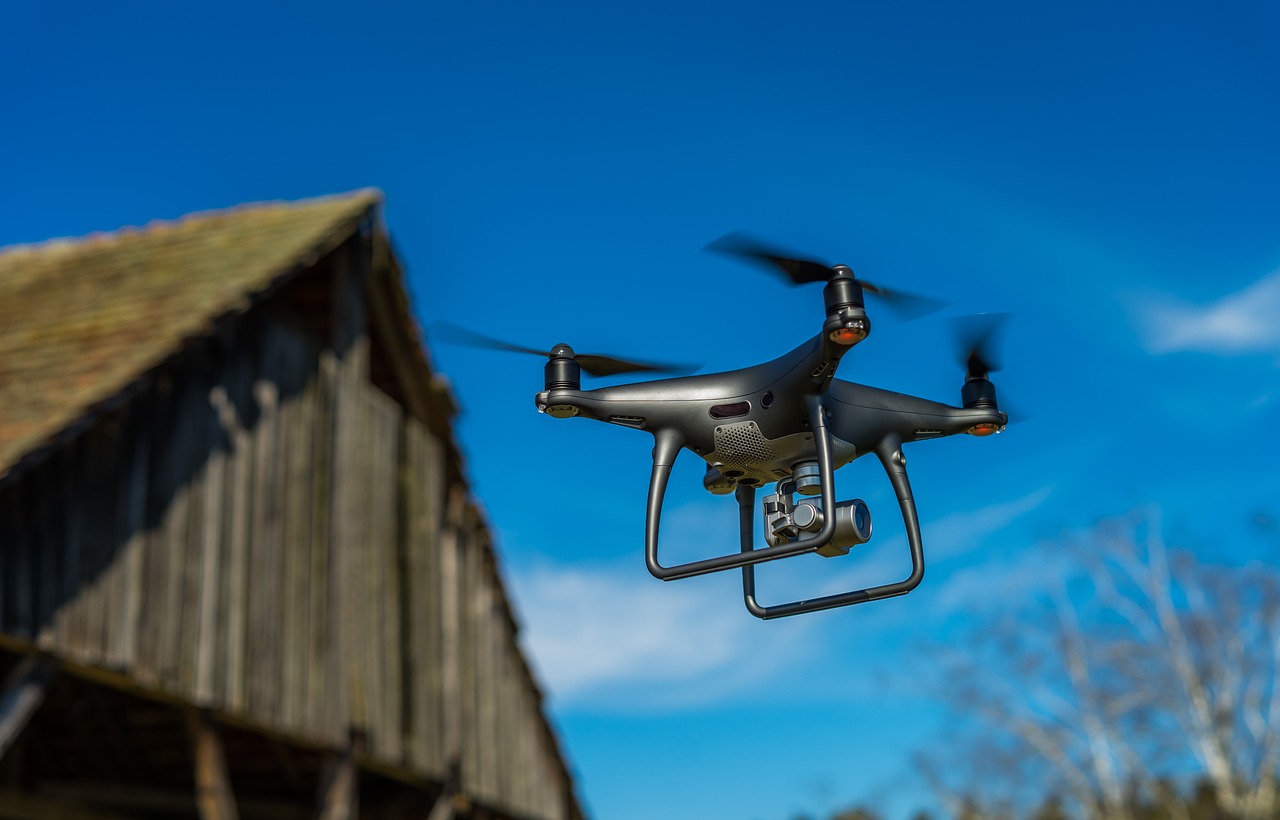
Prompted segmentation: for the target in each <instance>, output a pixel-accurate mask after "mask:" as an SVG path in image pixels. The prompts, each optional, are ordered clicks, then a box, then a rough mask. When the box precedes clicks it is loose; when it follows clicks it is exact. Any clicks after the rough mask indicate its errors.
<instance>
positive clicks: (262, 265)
mask: <svg viewBox="0 0 1280 820" xmlns="http://www.w3.org/2000/svg"><path fill="white" fill-rule="evenodd" d="M380 202H381V195H380V194H379V193H378V192H377V191H373V190H363V191H356V192H353V193H349V194H341V195H337V196H331V197H322V198H318V199H309V200H302V201H299V202H292V203H280V202H273V203H261V204H255V205H243V206H239V207H236V208H232V209H229V210H225V211H210V212H205V213H198V214H192V215H190V216H186V217H183V218H181V219H178V220H175V221H172V222H153V223H151V224H149V225H147V226H146V227H143V228H122V229H121V230H119V231H116V232H114V233H109V234H93V235H90V236H88V237H85V238H83V239H74V240H67V239H57V240H51V241H49V242H43V243H40V244H36V245H18V246H14V247H11V248H6V249H3V250H0V476H3V475H4V474H5V473H7V472H8V471H9V470H10V468H12V467H13V465H14V464H15V463H17V461H18V460H19V459H20V458H22V457H23V456H24V455H25V454H26V453H28V452H30V451H32V450H33V449H36V448H38V447H40V446H41V445H42V444H43V443H44V442H45V441H47V440H48V439H49V438H50V437H51V436H54V435H56V434H57V433H59V432H60V431H61V430H63V429H65V428H67V427H68V426H70V425H71V424H73V423H74V422H75V421H76V420H77V419H79V418H80V417H82V416H83V415H85V414H86V413H87V412H88V411H89V410H90V409H91V408H93V407H94V405H96V404H98V403H100V402H103V401H105V400H107V399H110V398H111V397H113V396H115V395H117V394H118V393H120V392H121V391H122V390H124V389H125V388H126V387H127V386H128V385H130V384H131V383H133V382H134V381H135V380H136V379H138V378H139V377H140V376H142V375H143V374H145V373H147V372H148V371H149V370H151V369H152V368H153V367H155V366H156V365H157V364H159V363H160V362H162V361H164V359H165V358H166V357H167V356H169V355H170V354H171V353H173V352H174V351H175V350H177V349H178V348H179V347H180V346H181V345H182V343H183V342H184V340H186V339H190V338H192V337H195V336H200V335H204V334H205V333H207V332H208V331H209V330H210V329H211V327H212V323H213V320H214V319H216V318H217V317H219V316H222V315H224V314H226V313H228V312H230V311H242V310H244V309H246V308H248V307H249V305H250V304H251V303H252V302H253V298H254V296H255V295H256V294H259V293H262V292H264V291H266V290H268V289H269V288H270V286H271V285H272V284H273V283H275V282H276V281H277V280H278V279H279V278H280V277H281V276H284V275H286V274H288V273H290V272H291V271H294V270H296V269H297V268H298V266H299V265H300V264H301V263H304V262H309V261H311V260H313V259H316V258H318V257H319V256H321V255H323V254H325V253H327V252H328V251H330V250H332V249H333V248H334V247H336V246H337V245H338V244H339V243H341V242H342V241H343V240H345V239H346V238H347V237H349V236H350V235H351V234H352V233H353V232H354V230H355V229H356V226H357V225H358V224H359V222H360V221H361V220H363V219H364V218H366V216H367V215H368V214H369V212H370V211H371V210H372V209H373V208H375V207H376V206H377V205H378V204H379V203H380Z"/></svg>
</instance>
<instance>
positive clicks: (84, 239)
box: [0, 186, 384, 262]
mask: <svg viewBox="0 0 1280 820" xmlns="http://www.w3.org/2000/svg"><path fill="white" fill-rule="evenodd" d="M383 199H384V196H383V193H382V190H381V189H379V188H376V187H372V186H369V187H365V188H356V189H354V190H351V191H345V192H340V193H335V194H323V195H321V196H313V197H307V198H306V199H269V200H262V201H260V202H241V203H237V204H235V205H228V206H225V207H221V208H207V209H205V210H202V211H191V212H189V213H185V214H182V215H180V216H176V217H173V218H171V219H152V220H150V221H149V222H147V223H146V224H143V225H121V226H120V227H118V228H113V229H111V230H100V231H91V232H90V233H87V234H81V235H79V236H57V237H51V238H49V239H41V240H39V241H36V242H20V243H18V244H16V245H6V246H0V262H5V261H12V259H13V258H14V256H17V255H20V254H22V255H32V254H40V255H42V256H43V255H46V254H58V253H68V252H72V251H78V250H81V249H84V248H89V247H93V246H94V245H99V244H110V243H112V242H116V241H118V240H120V239H123V238H125V237H130V236H136V235H138V234H159V233H164V232H166V231H177V230H182V229H183V228H185V227H188V226H190V225H191V224H192V223H194V222H201V221H207V220H214V219H220V218H224V217H230V216H236V215H240V214H243V213H245V212H247V211H257V210H268V209H273V208H288V209H290V210H293V209H302V208H307V207H315V206H320V205H327V204H331V203H335V202H340V201H343V200H350V201H351V202H352V204H355V203H358V202H360V201H362V200H364V201H367V203H368V204H370V205H377V204H381V203H382V202H383ZM11 254H12V255H14V256H10V255H11Z"/></svg>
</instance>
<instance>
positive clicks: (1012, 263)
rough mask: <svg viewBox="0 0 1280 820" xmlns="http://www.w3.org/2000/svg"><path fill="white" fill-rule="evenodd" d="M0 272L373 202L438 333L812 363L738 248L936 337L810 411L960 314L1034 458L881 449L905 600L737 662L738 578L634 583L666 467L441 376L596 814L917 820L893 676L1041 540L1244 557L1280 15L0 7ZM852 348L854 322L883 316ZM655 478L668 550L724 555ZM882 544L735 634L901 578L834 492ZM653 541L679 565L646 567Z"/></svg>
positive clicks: (756, 648)
mask: <svg viewBox="0 0 1280 820" xmlns="http://www.w3.org/2000/svg"><path fill="white" fill-rule="evenodd" d="M6 17H7V19H6V26H5V30H4V31H3V32H2V33H0V38H2V42H3V47H2V48H0V76H3V77H5V83H4V89H5V90H4V92H3V95H4V96H3V101H4V107H3V118H4V119H3V123H2V124H3V127H2V128H0V244H11V243H17V242H30V241H38V240H42V239H46V238H49V237H53V236H74V235H81V234H85V233H89V232H92V231H98V230H112V229H115V228H117V227H120V226H122V225H140V224H145V223H146V222H148V221H150V220H152V219H156V218H173V217H177V216H179V215H181V214H183V213H187V212H190V211H196V210H204V209H208V208H215V207H224V206H229V205H233V204H236V203H239V202H248V201H256V200H267V199H294V198H302V197H306V196H312V195H318V194H324V193H331V192H335V191H343V190H350V189H354V188H358V187H364V186H376V187H379V188H381V189H382V190H383V191H385V192H386V196H387V207H386V221H387V224H388V227H389V230H390V231H391V234H392V236H393V238H394V240H395V242H396V245H397V248H398V251H399V253H400V255H401V257H402V259H403V261H404V262H405V264H406V267H407V269H408V271H409V276H410V283H409V284H410V287H411V290H412V292H413V295H414V298H415V302H416V310H417V312H418V316H419V318H420V319H421V320H422V322H423V323H424V324H428V325H429V324H430V323H431V322H432V321H435V320H438V319H442V318H448V319H450V320H451V321H454V322H456V323H459V324H462V325H465V326H468V327H471V328H474V329H476V330H480V331H482V332H488V333H491V334H495V335H496V334H505V335H507V336H508V337H509V338H511V339H512V340H514V341H517V342H520V343H523V344H528V345H534V346H542V345H547V346H550V345H551V344H553V343H555V342H559V341H567V342H569V343H571V344H573V345H574V346H575V347H576V348H577V349H579V350H589V351H600V352H610V353H615V354H618V355H623V356H635V357H651V358H655V359H666V360H674V361H694V362H701V363H703V364H704V365H705V367H704V370H705V372H712V371H715V370H724V369H732V368H737V367H742V366H746V365H749V364H753V363H756V362H759V361H763V360H765V359H768V358H772V357H774V356H776V355H778V354H780V353H781V352H783V351H785V350H788V349H790V348H791V347H793V346H795V345H796V344H798V343H799V342H800V341H801V340H802V339H804V338H806V337H807V336H809V335H811V334H812V333H814V332H816V329H817V324H818V323H819V322H820V321H821V308H820V304H821V301H820V300H821V297H820V292H819V289H817V288H797V289H788V288H784V287H782V286H780V285H779V284H778V283H777V282H776V280H774V279H771V278H769V277H767V276H765V275H762V274H761V273H759V272H757V271H755V270H753V269H751V268H746V267H743V266H741V265H739V264H737V263H735V262H733V261H732V260H731V259H726V258H718V257H715V256H712V255H709V254H705V253H702V252H701V250H700V249H701V248H702V247H703V246H704V245H705V244H706V243H708V242H709V241H711V240H713V239H715V238H716V237H718V236H720V235H722V234H724V233H726V232H727V231H730V230H735V229H743V230H747V231H751V232H753V233H756V234H758V235H760V236H762V237H765V238H768V239H771V240H774V241H777V242H780V243H783V244H785V245H787V246H790V247H794V248H797V249H801V250H803V251H806V252H808V253H810V254H812V255H814V256H816V257H819V258H823V259H826V260H829V261H831V262H844V263H846V264H849V265H851V266H853V267H854V269H855V270H857V271H858V272H859V273H860V274H861V275H863V276H865V277H866V278H868V279H870V280H872V281H876V282H882V283H885V284H888V285H891V286H892V285H897V286H900V287H902V288H904V289H908V290H911V291H915V292H920V293H927V294H931V295H934V296H937V297H938V298H941V299H944V300H946V301H947V302H949V303H950V305H951V307H950V308H949V309H948V310H947V311H945V312H943V313H940V314H936V315H934V316H931V317H928V318H925V319H922V320H919V321H916V322H913V323H910V324H902V323H899V322H897V321H896V320H895V319H894V318H893V317H892V316H891V315H890V314H887V313H885V312H880V313H874V314H873V316H872V318H873V320H874V321H875V330H874V333H873V334H872V336H871V338H870V339H869V340H868V341H867V342H865V343H864V344H863V345H862V346H860V347H859V348H857V349H856V350H855V351H854V352H853V353H852V354H851V355H850V356H849V357H848V358H846V360H845V363H844V364H843V366H842V369H841V372H840V376H841V377H843V378H845V379H850V380H855V381H862V382H866V383H871V384H875V385H877V386H882V387H886V388H889V389H894V390H899V391H903V392H910V393H914V394H917V395H923V396H926V397H929V398H934V399H938V400H944V401H948V402H955V401H958V388H959V386H960V381H961V378H960V369H959V367H958V366H957V364H956V362H955V360H954V358H955V357H954V355H953V352H952V349H951V333H950V325H949V322H948V318H949V317H950V316H953V315H961V314H967V313H975V312H983V311H1008V312H1010V313H1012V314H1013V319H1012V320H1011V321H1010V323H1009V324H1008V326H1007V329H1006V330H1007V332H1006V334H1005V342H1006V345H1005V348H1004V351H1003V353H1004V355H1003V364H1004V370H1003V371H1002V372H1001V373H1000V374H998V376H999V378H998V379H997V385H998V387H999V388H1000V390H1001V395H1002V397H1003V398H1006V399H1007V400H1008V402H1009V405H1010V406H1011V407H1013V408H1016V409H1017V410H1019V411H1022V412H1023V413H1024V414H1025V415H1026V416H1027V418H1028V420H1027V421H1025V423H1022V424H1017V425H1015V426H1012V427H1010V429H1009V430H1008V431H1007V432H1006V433H1005V434H1003V435H1001V436H998V437H995V438H991V439H973V438H969V437H960V438H958V439H950V440H945V441H935V442H929V443H925V444H919V445H914V446H913V447H912V448H910V449H909V450H908V456H909V458H910V467H911V470H912V482H913V485H914V487H915V490H916V496H917V499H918V501H919V504H920V512H921V516H922V519H923V522H924V534H925V550H926V557H927V559H928V567H929V570H928V574H927V576H926V579H925V582H924V584H923V585H922V586H921V587H920V588H919V589H918V590H917V591H916V592H914V593H912V594H911V595H910V596H907V597H905V598H900V599H896V600H893V601H889V602H885V603H880V604H873V605H870V606H866V607H854V608H849V609H842V610H836V611H834V612H830V613H822V614H818V615H813V616H807V617H801V618H794V619H787V620H783V621H778V622H770V623H761V622H757V621H756V620H755V619H753V618H751V617H750V616H749V615H748V614H747V613H746V611H745V610H744V609H742V606H741V599H740V591H739V589H738V581H737V579H736V578H734V577H730V576H727V575H726V576H724V577H719V576H717V577H710V578H703V579H693V580H688V581H681V582H675V583H671V584H662V583H660V582H658V581H656V580H654V579H652V578H651V577H650V576H649V575H648V574H647V573H646V572H645V570H644V565H643V561H642V557H641V549H642V541H641V532H642V525H643V519H642V514H643V503H644V494H645V488H646V485H647V481H648V469H649V467H648V465H649V448H650V446H651V439H649V437H648V436H646V435H643V434H640V433H636V432H634V431H629V430H622V429H617V428H609V427H606V426H604V425H593V424H591V423H588V422H582V421H573V422H557V421H554V420H552V419H549V418H547V417H542V416H539V415H538V414H537V413H536V412H535V411H534V409H533V403H532V395H533V393H534V392H535V391H536V390H537V389H539V386H540V384H541V365H540V364H539V363H538V362H537V361H526V360H523V359H520V358H511V357H504V356H502V355H500V354H495V353H491V352H483V351H473V350H466V349H461V348H446V347H444V346H433V350H432V355H433V358H434V361H435V362H436V364H437V365H438V366H439V367H440V368H441V369H442V370H443V371H444V372H445V373H446V374H447V375H448V376H449V377H450V379H451V380H452V383H453V385H454V388H455V390H456V392H457V395H458V398H459V400H460V403H461V404H462V406H463V408H464V411H465V415H464V416H463V417H462V419H461V420H460V422H459V429H458V434H459V437H460V440H461V442H462V444H463V447H464V448H465V450H466V452H467V454H468V472H469V475H470V477H471V480H472V482H473V485H474V487H475V489H476V492H477V494H478V495H479V496H480V497H481V498H482V499H483V502H484V505H485V507H486V509H487V511H488V514H489V516H490V519H491V521H492V523H493V526H494V527H495V529H496V530H497V532H498V542H499V549H500V550H501V553H502V556H503V558H504V560H505V565H506V575H507V578H508V581H509V586H510V587H511V591H512V593H513V596H514V597H515V599H516V601H517V603H518V606H519V611H520V613H521V618H522V619H523V621H524V624H525V634H524V637H525V641H526V644H527V646H528V648H529V650H530V651H531V653H532V654H533V656H534V658H535V664H536V666H537V667H538V669H539V670H540V675H541V677H542V679H543V680H544V681H545V683H546V685H547V688H548V690H549V692H550V694H551V697H550V702H549V705H550V708H551V710H552V713H553V718H554V720H555V721H556V723H557V725H558V726H559V727H560V729H561V731H562V733H563V736H564V739H565V743H566V747H567V749H568V753H569V755H570V757H571V760H572V762H573V765H574V767H575V769H576V771H577V773H578V776H579V787H580V790H581V793H582V796H583V798H584V801H585V803H586V804H587V806H588V807H589V809H590V810H591V811H592V812H593V813H594V814H595V815H596V816H598V817H600V818H608V819H609V820H628V819H629V818H634V819H635V820H638V819H639V818H651V817H660V816H661V817H699V818H703V817H713V818H718V817H725V818H759V820H786V818H789V817H790V816H791V815H792V814H794V813H796V812H798V811H801V810H807V811H811V812H815V813H819V812H823V811H828V810H831V809H834V808H836V807H838V806H840V805H844V804H847V803H849V802H853V801H855V800H865V801H867V802H869V803H872V804H875V805H880V806H883V807H884V808H885V809H886V810H888V811H889V812H890V813H891V814H892V815H893V816H898V815H901V814H903V813H905V812H906V811H907V810H908V809H909V808H910V807H912V806H914V805H923V804H925V803H926V802H927V798H926V797H925V796H924V795H923V794H922V793H921V789H922V784H921V783H920V781H919V780H918V779H917V778H914V777H913V776H912V773H911V765H910V760H911V755H912V753H913V752H915V751H918V750H919V749H921V748H923V747H925V746H927V744H928V743H929V741H930V739H931V738H932V737H934V736H935V735H936V732H937V730H938V726H939V723H940V721H941V720H942V719H943V716H942V712H941V708H940V706H939V705H938V704H937V703H936V702H935V701H934V700H933V699H932V698H931V696H930V695H929V694H928V692H929V686H928V682H927V681H925V680H920V679H917V678H912V677H909V676H905V675H904V674H903V672H902V670H903V669H906V668H908V667H909V668H911V669H914V670H920V669H924V670H925V671H924V672H923V673H920V672H917V673H916V674H917V675H918V676H920V677H922V678H927V677H928V669H929V664H928V658H927V657H926V658H923V659H922V658H921V657H920V655H919V649H918V646H919V642H920V641H921V640H929V639H942V638H943V637H945V636H946V635H947V634H948V630H949V629H951V628H953V627H954V626H955V625H956V624H963V623H966V622H970V621H971V619H973V618H975V617H981V616H982V615H983V613H985V612H989V611H991V610H992V609H993V608H999V607H1001V606H1003V605H1005V604H1006V603H1008V602H1010V601H1013V600H1017V599H1018V598H1019V597H1021V596H1027V595H1031V594H1035V592H1036V591H1037V590H1041V589H1044V588H1048V587H1049V586H1051V585H1052V584H1054V583H1055V582H1056V581H1058V580H1060V578H1061V576H1062V574H1063V573H1065V572H1067V571H1068V568H1067V567H1065V566H1064V565H1063V562H1062V560H1060V559H1059V558H1057V557H1055V556H1056V555H1057V553H1056V552H1055V551H1054V550H1053V549H1052V547H1051V544H1052V542H1053V539H1054V538H1056V537H1058V536H1060V535H1061V534H1062V533H1064V532H1067V531H1071V530H1075V529H1079V528H1082V527H1087V526H1088V525H1089V524H1090V523H1091V522H1093V521H1095V520H1097V519H1098V518H1100V517H1104V516H1108V515H1113V514H1118V513H1122V512H1125V511H1127V510H1129V509H1131V508H1132V507H1134V506H1138V505H1143V504H1157V505H1160V506H1161V507H1162V508H1163V509H1164V515H1165V520H1166V522H1168V527H1169V529H1170V531H1171V532H1172V533H1173V534H1174V535H1175V536H1176V537H1177V538H1180V539H1182V540H1184V541H1185V542H1186V543H1188V544H1192V545H1195V546H1197V547H1198V548H1199V549H1200V550H1201V551H1202V552H1203V554H1204V555H1206V556H1208V557H1215V556H1219V557H1223V558H1224V559H1226V560H1236V559H1239V558H1241V557H1242V556H1243V555H1245V554H1246V553H1247V552H1248V551H1249V550H1250V549H1252V548H1254V547H1256V546H1257V543H1256V542H1257V535H1256V534H1255V533H1254V531H1252V530H1251V529H1250V527H1249V524H1248V522H1249V520H1250V517H1251V516H1253V515H1255V514H1256V513H1258V512H1267V513H1269V514H1271V515H1275V513H1276V502H1275V497H1276V490H1277V488H1278V487H1280V482H1277V480H1276V472H1277V470H1276V466H1275V463H1276V460H1277V456H1280V446H1277V444H1276V437H1275V435H1276V434H1275V430H1276V428H1277V424H1278V423H1280V380H1278V379H1277V366H1278V365H1280V323H1276V321H1275V317H1277V316H1278V315H1280V230H1278V228H1280V205H1278V200H1277V191H1280V159H1278V156H1280V154H1278V152H1277V151H1276V146H1277V145H1280V47H1278V46H1280V43H1278V42H1277V39H1278V37H1280V11H1277V8H1276V6H1274V5H1273V4H1264V3H1260V2H1259V3H1229V4H1219V5H1218V6H1217V7H1215V8H1213V9H1212V10H1209V9H1208V7H1207V6H1205V5H1204V4H1191V3H1176V2H1175V3H1162V4H1155V3H1133V4H1116V3H1091V2H1072V3H1041V4H1025V3H1012V2H992V3H981V4H957V3H943V2H936V3H930V2H912V3H902V4H869V3H834V2H833V3H811V2H793V3H787V4H776V3H744V2H736V3H729V2H723V3H697V2H683V3H663V2H648V3H643V4H639V3H637V4H624V3H586V2H580V3H562V2H548V3H537V4H535V3H516V2H496V3H495V2H474V3H466V4H447V5H446V4H439V3H420V4H412V3H402V4H386V3H368V4H361V6H359V7H357V6H354V5H353V6H350V7H348V6H339V5H336V4H326V3H307V4H293V5H289V4H283V5H282V4H259V3H254V4H248V3H235V2H232V3H220V4H217V5H216V6H207V7H204V6H196V5H194V4H175V3H145V2H140V3H131V4H113V5H102V4H89V3H81V4H77V3H63V2H45V3H31V4H23V5H21V6H17V7H14V8H11V9H9V10H8V14H7V15H6ZM873 308H874V305H873ZM699 477H700V470H699V468H698V467H697V465H696V464H694V463H693V462H692V460H691V458H689V459H687V460H685V461H682V462H681V463H680V464H679V465H678V468H677V474H676V478H675V480H674V484H673V488H672V490H671V492H670V494H669V500H668V505H669V506H668V512H667V517H666V518H665V519H664V534H669V538H670V542H669V543H670V547H671V549H672V552H673V553H679V554H685V555H688V556H690V557H692V556H694V555H710V554H712V553H719V552H724V551H727V550H731V549H733V548H734V545H735V544H736V540H735V538H736V536H735V533H734V526H735V520H734V516H735V512H734V505H733V502H732V500H731V499H726V498H718V497H711V496H708V495H707V494H706V493H705V492H703V491H702V490H701V487H700V484H699V481H698V479H699ZM837 490H838V491H839V492H840V494H841V495H842V496H845V497H849V496H860V497H862V498H864V499H866V500H867V502H868V503H869V504H870V506H871V510H872V513H873V515H874V516H875V520H876V536H875V538H874V539H873V541H872V543H871V544H868V545H867V546H866V547H864V548H860V549H859V550H857V551H855V552H854V553H853V554H852V555H851V556H849V557H847V558H843V559H838V560H831V561H827V560H824V559H819V558H816V557H806V558H803V559H797V560H795V561H789V562H782V563H781V564H779V565H778V566H776V567H770V568H768V571H767V572H765V571H763V570H762V572H761V587H762V590H761V591H762V595H765V596H768V597H769V599H770V600H780V599H781V598H782V596H784V595H786V594H788V593H789V592H797V593H800V592H807V591H809V590H814V589H817V590H819V591H821V590H826V589H836V588H841V585H844V586H843V588H848V587H851V586H853V585H855V584H856V585H863V586H865V585H868V584H870V583H879V582H883V581H889V580H896V579H897V578H898V577H901V576H902V575H904V574H905V571H904V569H903V567H904V565H905V558H904V556H905V547H904V546H903V536H902V532H901V529H902V527H901V523H900V521H898V520H897V516H896V511H895V508H894V502H893V496H892V494H891V492H889V490H888V487H887V482H886V481H885V479H884V477H883V475H882V474H880V473H879V468H878V467H877V466H876V465H875V464H872V463H863V462H862V461H859V462H857V463H855V464H853V465H851V466H849V467H848V468H846V469H845V470H843V471H841V473H840V474H839V475H838V476H837ZM666 548H667V545H666V544H664V549H666Z"/></svg>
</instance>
